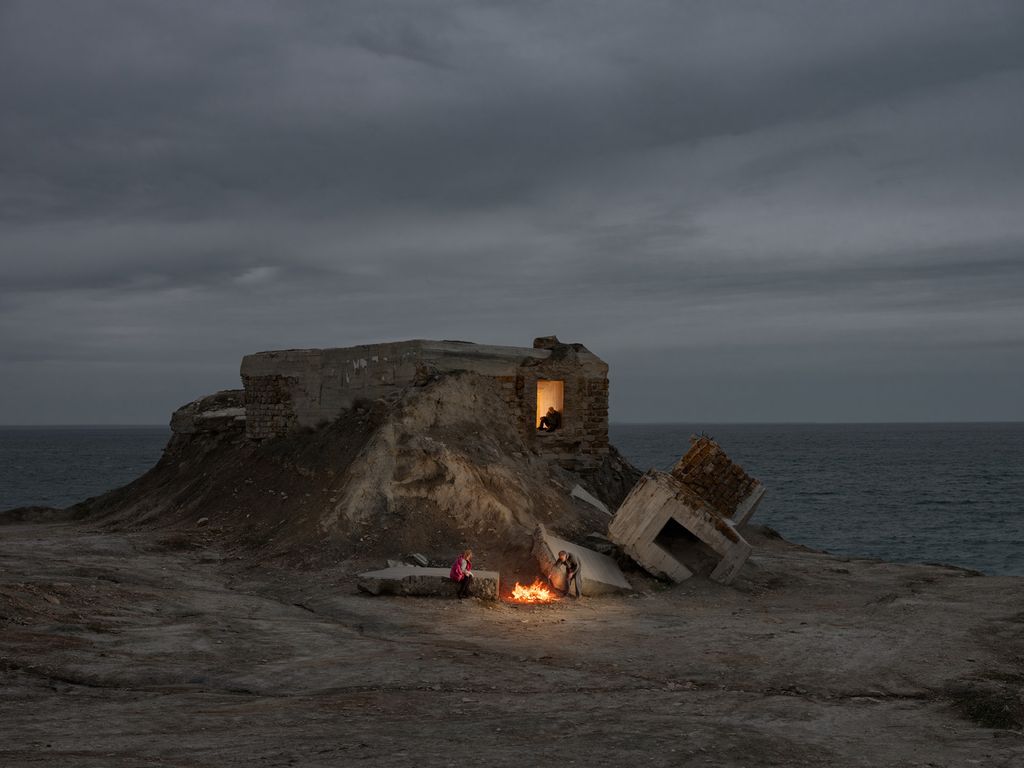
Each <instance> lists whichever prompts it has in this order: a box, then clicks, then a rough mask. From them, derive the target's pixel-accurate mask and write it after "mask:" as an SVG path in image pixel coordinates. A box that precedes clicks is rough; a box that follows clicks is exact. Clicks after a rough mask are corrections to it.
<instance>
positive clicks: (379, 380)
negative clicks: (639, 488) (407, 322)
mask: <svg viewBox="0 0 1024 768" xmlns="http://www.w3.org/2000/svg"><path fill="white" fill-rule="evenodd" d="M457 372H470V373H474V374H477V375H480V376H484V377H488V378H491V379H493V380H494V381H495V382H496V383H497V384H498V387H499V388H500V392H501V395H502V398H503V399H504V400H505V402H506V403H507V404H508V406H509V410H508V413H507V417H508V418H510V419H512V420H513V421H514V422H515V424H516V425H517V427H518V429H519V430H520V431H521V432H522V434H523V436H524V438H525V439H526V441H527V444H528V445H529V446H530V447H531V448H532V449H533V450H534V451H535V452H536V453H537V454H539V455H541V456H543V457H546V458H549V459H551V460H554V461H556V462H558V463H559V464H561V465H562V466H564V467H566V468H568V469H575V470H580V469H587V468H588V467H592V466H596V465H598V464H599V463H600V462H601V460H602V459H603V458H604V457H605V456H607V455H608V365H607V363H605V362H604V361H603V360H601V358H599V357H598V356H597V355H595V354H594V353H592V352H591V351H590V350H588V349H587V348H586V347H584V346H583V345H582V344H563V343H561V342H560V341H559V340H558V339H557V337H554V336H545V337H540V338H538V339H536V340H535V341H534V343H533V346H532V347H505V346H491V345H483V344H473V343H470V342H464V341H428V340H422V339H419V340H412V341H399V342H391V343H385V344H368V345H362V346H355V347H344V348H335V349H289V350H280V351H271V352H259V353H257V354H252V355H247V356H246V357H245V358H243V360H242V367H241V375H242V382H243V386H244V389H245V398H244V401H245V432H246V436H247V437H248V438H249V439H252V440H264V439H267V438H272V437H277V436H280V435H285V434H288V433H290V432H293V431H295V430H297V429H299V428H302V427H315V426H318V425H320V424H322V423H324V422H329V421H332V420H333V419H335V418H337V417H338V416H339V415H341V414H342V413H343V412H345V411H347V410H349V409H351V408H353V407H354V406H355V405H356V404H357V403H358V402H360V401H364V400H378V399H381V398H383V399H388V398H394V397H397V396H399V395H400V394H401V392H402V391H403V390H405V389H407V388H409V387H415V386H422V385H423V384H426V383H428V382H429V381H430V380H431V379H432V378H434V377H436V376H438V375H444V374H451V373H457ZM548 407H554V408H555V409H556V410H557V411H559V412H560V414H561V425H560V426H559V428H558V429H556V430H554V431H552V432H546V431H545V432H542V431H539V430H538V426H539V424H540V418H541V417H542V416H543V415H544V413H545V412H546V411H547V409H548ZM495 416H496V418H497V417H500V416H501V415H500V414H496V415H495Z"/></svg>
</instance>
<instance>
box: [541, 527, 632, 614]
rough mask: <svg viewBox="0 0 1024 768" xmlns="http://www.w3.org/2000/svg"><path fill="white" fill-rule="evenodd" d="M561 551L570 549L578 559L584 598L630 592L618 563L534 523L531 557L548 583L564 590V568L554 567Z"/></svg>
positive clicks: (630, 587) (628, 584)
mask: <svg viewBox="0 0 1024 768" xmlns="http://www.w3.org/2000/svg"><path fill="white" fill-rule="evenodd" d="M562 550H565V551H566V552H572V553H573V554H574V555H575V556H576V558H577V559H578V560H579V562H580V572H581V576H582V578H581V579H580V592H581V594H583V595H584V596H586V597H593V596H595V595H609V594H617V593H621V592H631V591H632V590H633V587H632V585H631V584H630V583H629V582H628V581H626V577H625V576H623V575H622V571H621V570H619V566H618V564H617V563H616V562H615V561H614V560H612V558H610V557H608V555H602V554H601V553H600V552H595V551H594V550H592V549H587V548H586V547H581V546H580V545H579V544H575V543H573V542H571V541H568V540H566V539H562V538H559V537H558V536H554V535H552V534H550V533H548V531H547V529H546V528H544V526H543V525H538V526H537V528H536V530H535V531H534V533H533V556H534V557H535V558H537V565H539V566H540V570H541V573H543V574H544V576H545V577H546V578H547V579H548V581H550V582H551V586H553V587H554V588H555V589H557V590H560V591H563V592H564V591H565V570H564V569H563V568H555V567H554V564H555V560H556V559H557V558H558V553H559V552H560V551H562Z"/></svg>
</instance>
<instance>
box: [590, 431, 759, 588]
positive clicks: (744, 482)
mask: <svg viewBox="0 0 1024 768" xmlns="http://www.w3.org/2000/svg"><path fill="white" fill-rule="evenodd" d="M764 492H765V489H764V486H763V485H762V484H761V483H760V482H758V481H757V480H755V479H754V478H752V477H750V476H749V475H748V474H747V473H746V472H744V471H743V469H742V468H741V467H740V466H739V465H737V464H735V463H734V462H732V461H731V460H730V459H729V457H728V456H727V455H726V454H725V452H724V451H723V450H722V449H721V447H720V446H719V445H718V444H717V443H716V442H715V441H714V440H712V439H711V438H709V437H706V436H700V437H694V438H691V446H690V450H689V451H687V453H686V455H685V456H683V457H682V458H681V459H680V460H679V462H678V463H677V464H676V465H675V466H674V467H673V468H672V470H671V472H670V473H667V474H666V473H664V472H658V471H657V470H651V471H649V472H648V473H647V474H645V475H644V476H643V477H642V478H641V480H640V482H639V483H637V484H636V486H634V488H633V490H632V491H630V493H629V495H628V496H627V497H626V499H625V500H624V501H623V502H622V504H621V505H620V506H619V509H618V511H617V512H616V513H615V517H614V519H613V520H612V522H611V524H610V525H609V526H608V536H609V538H610V539H611V540H612V541H614V542H615V543H616V544H618V545H619V546H620V547H622V549H623V551H625V553H626V554H627V555H629V556H630V557H631V558H633V559H634V560H635V561H636V562H637V563H639V564H640V565H641V566H642V567H643V568H644V569H645V570H647V571H648V572H649V573H651V574H653V575H655V576H659V577H662V578H668V579H671V580H672V581H675V582H682V581H685V580H686V579H688V578H690V577H691V576H693V574H694V573H695V572H700V573H704V572H708V571H709V573H708V575H709V577H710V578H711V579H712V580H714V581H718V582H720V583H722V584H730V583H732V581H733V580H734V579H735V578H736V577H737V576H738V575H739V572H740V570H741V569H742V567H743V564H744V563H745V562H746V561H747V558H748V557H749V556H750V552H751V546H750V544H748V543H747V541H746V540H745V539H744V538H743V536H741V535H740V533H739V531H738V530H737V529H738V528H739V527H741V526H742V525H744V524H746V523H747V521H749V520H750V518H751V516H752V515H753V514H754V511H755V510H756V509H757V505H758V504H759V503H760V501H761V499H762V497H763V496H764Z"/></svg>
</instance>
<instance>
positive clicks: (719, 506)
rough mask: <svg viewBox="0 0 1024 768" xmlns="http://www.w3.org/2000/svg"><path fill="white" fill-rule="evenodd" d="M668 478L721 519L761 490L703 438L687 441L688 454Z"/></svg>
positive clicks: (709, 440) (708, 439)
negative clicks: (701, 500)
mask: <svg viewBox="0 0 1024 768" xmlns="http://www.w3.org/2000/svg"><path fill="white" fill-rule="evenodd" d="M671 474H672V476H673V477H675V478H676V479H677V480H678V481H679V482H680V483H682V484H683V485H685V486H686V487H687V488H688V489H689V490H691V491H692V492H693V493H695V494H696V495H697V496H699V497H700V498H701V499H703V500H704V501H705V502H707V504H709V505H710V506H711V507H713V508H714V509H715V510H716V511H717V512H718V513H719V514H721V515H722V516H723V517H730V518H731V517H732V516H733V515H734V514H735V512H736V509H737V507H738V506H739V505H740V503H741V502H742V501H743V500H744V499H746V498H747V497H748V496H749V495H750V494H751V493H753V492H754V491H755V490H756V489H757V488H758V487H759V486H760V483H759V482H758V481H757V480H755V479H754V478H752V477H751V476H750V475H748V474H747V473H746V472H744V471H743V468H742V467H740V466H739V465H738V464H736V463H734V462H733V461H732V460H731V459H730V458H729V457H728V456H727V455H726V453H725V451H723V450H722V448H721V446H719V445H718V443H716V442H715V441H714V440H712V439H711V438H710V437H707V436H706V435H701V436H699V437H691V438H690V450H689V451H687V452H686V455H685V456H683V458H681V459H680V460H679V461H678V462H677V463H676V465H675V466H674V467H673V468H672V471H671Z"/></svg>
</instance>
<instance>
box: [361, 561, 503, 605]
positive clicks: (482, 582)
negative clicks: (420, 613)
mask: <svg viewBox="0 0 1024 768" xmlns="http://www.w3.org/2000/svg"><path fill="white" fill-rule="evenodd" d="M499 582H500V579H499V576H498V572H497V571H473V589H472V594H473V597H479V598H481V599H483V600H497V599H498V595H499V588H500V583H499ZM357 584H358V586H359V588H360V589H361V590H363V591H364V592H369V593H370V594H371V595H405V596H416V597H454V596H455V591H456V589H457V587H456V584H455V583H454V582H452V581H451V580H450V579H449V578H448V569H447V568H422V567H420V566H418V565H399V566H397V567H393V568H383V569H381V570H379V571H367V572H366V573H361V574H359V578H358V581H357Z"/></svg>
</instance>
